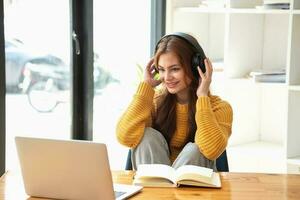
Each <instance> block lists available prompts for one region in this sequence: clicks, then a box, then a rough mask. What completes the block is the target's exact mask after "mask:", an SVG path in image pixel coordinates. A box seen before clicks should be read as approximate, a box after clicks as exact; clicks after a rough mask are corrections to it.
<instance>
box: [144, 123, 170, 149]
mask: <svg viewBox="0 0 300 200" xmlns="http://www.w3.org/2000/svg"><path fill="white" fill-rule="evenodd" d="M157 143H163V144H166V142H165V139H164V137H163V135H162V134H161V133H160V132H159V131H157V130H155V129H154V128H151V127H146V128H145V131H144V136H143V138H142V140H141V142H140V144H139V145H138V146H140V145H145V144H147V145H150V146H152V144H157Z"/></svg>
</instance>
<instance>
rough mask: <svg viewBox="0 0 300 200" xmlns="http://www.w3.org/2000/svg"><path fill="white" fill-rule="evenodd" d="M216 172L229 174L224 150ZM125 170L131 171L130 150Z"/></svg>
mask: <svg viewBox="0 0 300 200" xmlns="http://www.w3.org/2000/svg"><path fill="white" fill-rule="evenodd" d="M216 165H217V170H218V171H219V172H229V167H228V160H227V153H226V150H225V151H224V152H223V153H222V154H221V155H220V156H219V158H217V163H216ZM125 170H132V163H131V150H129V151H128V154H127V160H126V166H125Z"/></svg>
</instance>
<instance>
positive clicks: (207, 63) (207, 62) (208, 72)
mask: <svg viewBox="0 0 300 200" xmlns="http://www.w3.org/2000/svg"><path fill="white" fill-rule="evenodd" d="M204 65H205V73H203V72H202V70H201V69H200V67H199V66H198V67H197V69H198V72H199V75H200V77H201V78H202V79H203V78H205V77H206V76H211V75H212V72H213V68H212V64H211V62H210V60H209V58H205V59H204Z"/></svg>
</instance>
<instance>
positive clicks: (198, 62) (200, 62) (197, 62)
mask: <svg viewBox="0 0 300 200" xmlns="http://www.w3.org/2000/svg"><path fill="white" fill-rule="evenodd" d="M198 66H199V67H200V69H201V71H202V72H203V73H205V71H206V70H205V64H204V59H203V56H201V54H200V53H196V54H195V55H194V56H193V58H192V71H193V73H194V75H195V76H196V77H199V72H198V69H197V68H198Z"/></svg>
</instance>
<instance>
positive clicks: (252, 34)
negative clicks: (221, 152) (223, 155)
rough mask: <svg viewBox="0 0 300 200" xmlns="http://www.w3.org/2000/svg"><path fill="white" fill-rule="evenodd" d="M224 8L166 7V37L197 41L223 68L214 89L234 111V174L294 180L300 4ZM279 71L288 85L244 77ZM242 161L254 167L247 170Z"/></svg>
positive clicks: (187, 0) (240, 1) (194, 0)
mask: <svg viewBox="0 0 300 200" xmlns="http://www.w3.org/2000/svg"><path fill="white" fill-rule="evenodd" d="M215 1H216V0H215ZM219 2H221V3H222V5H224V6H218V7H215V8H209V7H207V8H205V7H203V6H201V7H200V6H199V5H200V3H201V0H169V1H167V21H166V32H167V33H170V32H174V31H183V32H188V33H190V34H192V35H193V36H195V37H196V38H197V40H198V41H199V42H200V44H201V46H202V47H203V49H204V51H205V53H206V55H207V56H208V57H209V58H210V59H211V60H212V61H213V63H218V70H215V73H214V77H213V83H212V86H211V90H212V91H213V93H215V94H217V95H219V96H221V97H222V98H223V99H225V100H227V101H229V102H230V104H231V105H232V107H233V110H234V122H233V130H232V136H231V138H230V141H229V146H228V157H229V165H230V168H231V169H232V170H233V171H257V172H274V173H284V172H290V173H295V170H292V171H291V170H290V169H291V167H289V166H290V165H289V163H300V162H299V157H300V145H299V143H300V123H299V122H298V121H299V120H298V118H299V116H300V1H299V0H291V1H290V9H289V10H280V9H277V10H276V9H272V10H266V9H256V6H261V5H262V2H263V0H223V1H222V0H219ZM220 68H221V70H220ZM274 68H275V69H282V68H285V69H286V73H287V79H286V82H285V83H255V82H254V81H253V80H252V79H247V78H246V77H247V74H248V73H249V72H250V71H251V70H254V69H274ZM220 71H221V72H220ZM245 159H248V161H251V163H252V164H249V163H248V164H247V165H242V163H243V162H244V160H245ZM293 159H294V160H295V162H293ZM297 161H298V162H297ZM239 164H240V165H241V166H243V167H239ZM274 165H276V166H277V167H275V168H274ZM299 167H300V165H299Z"/></svg>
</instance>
